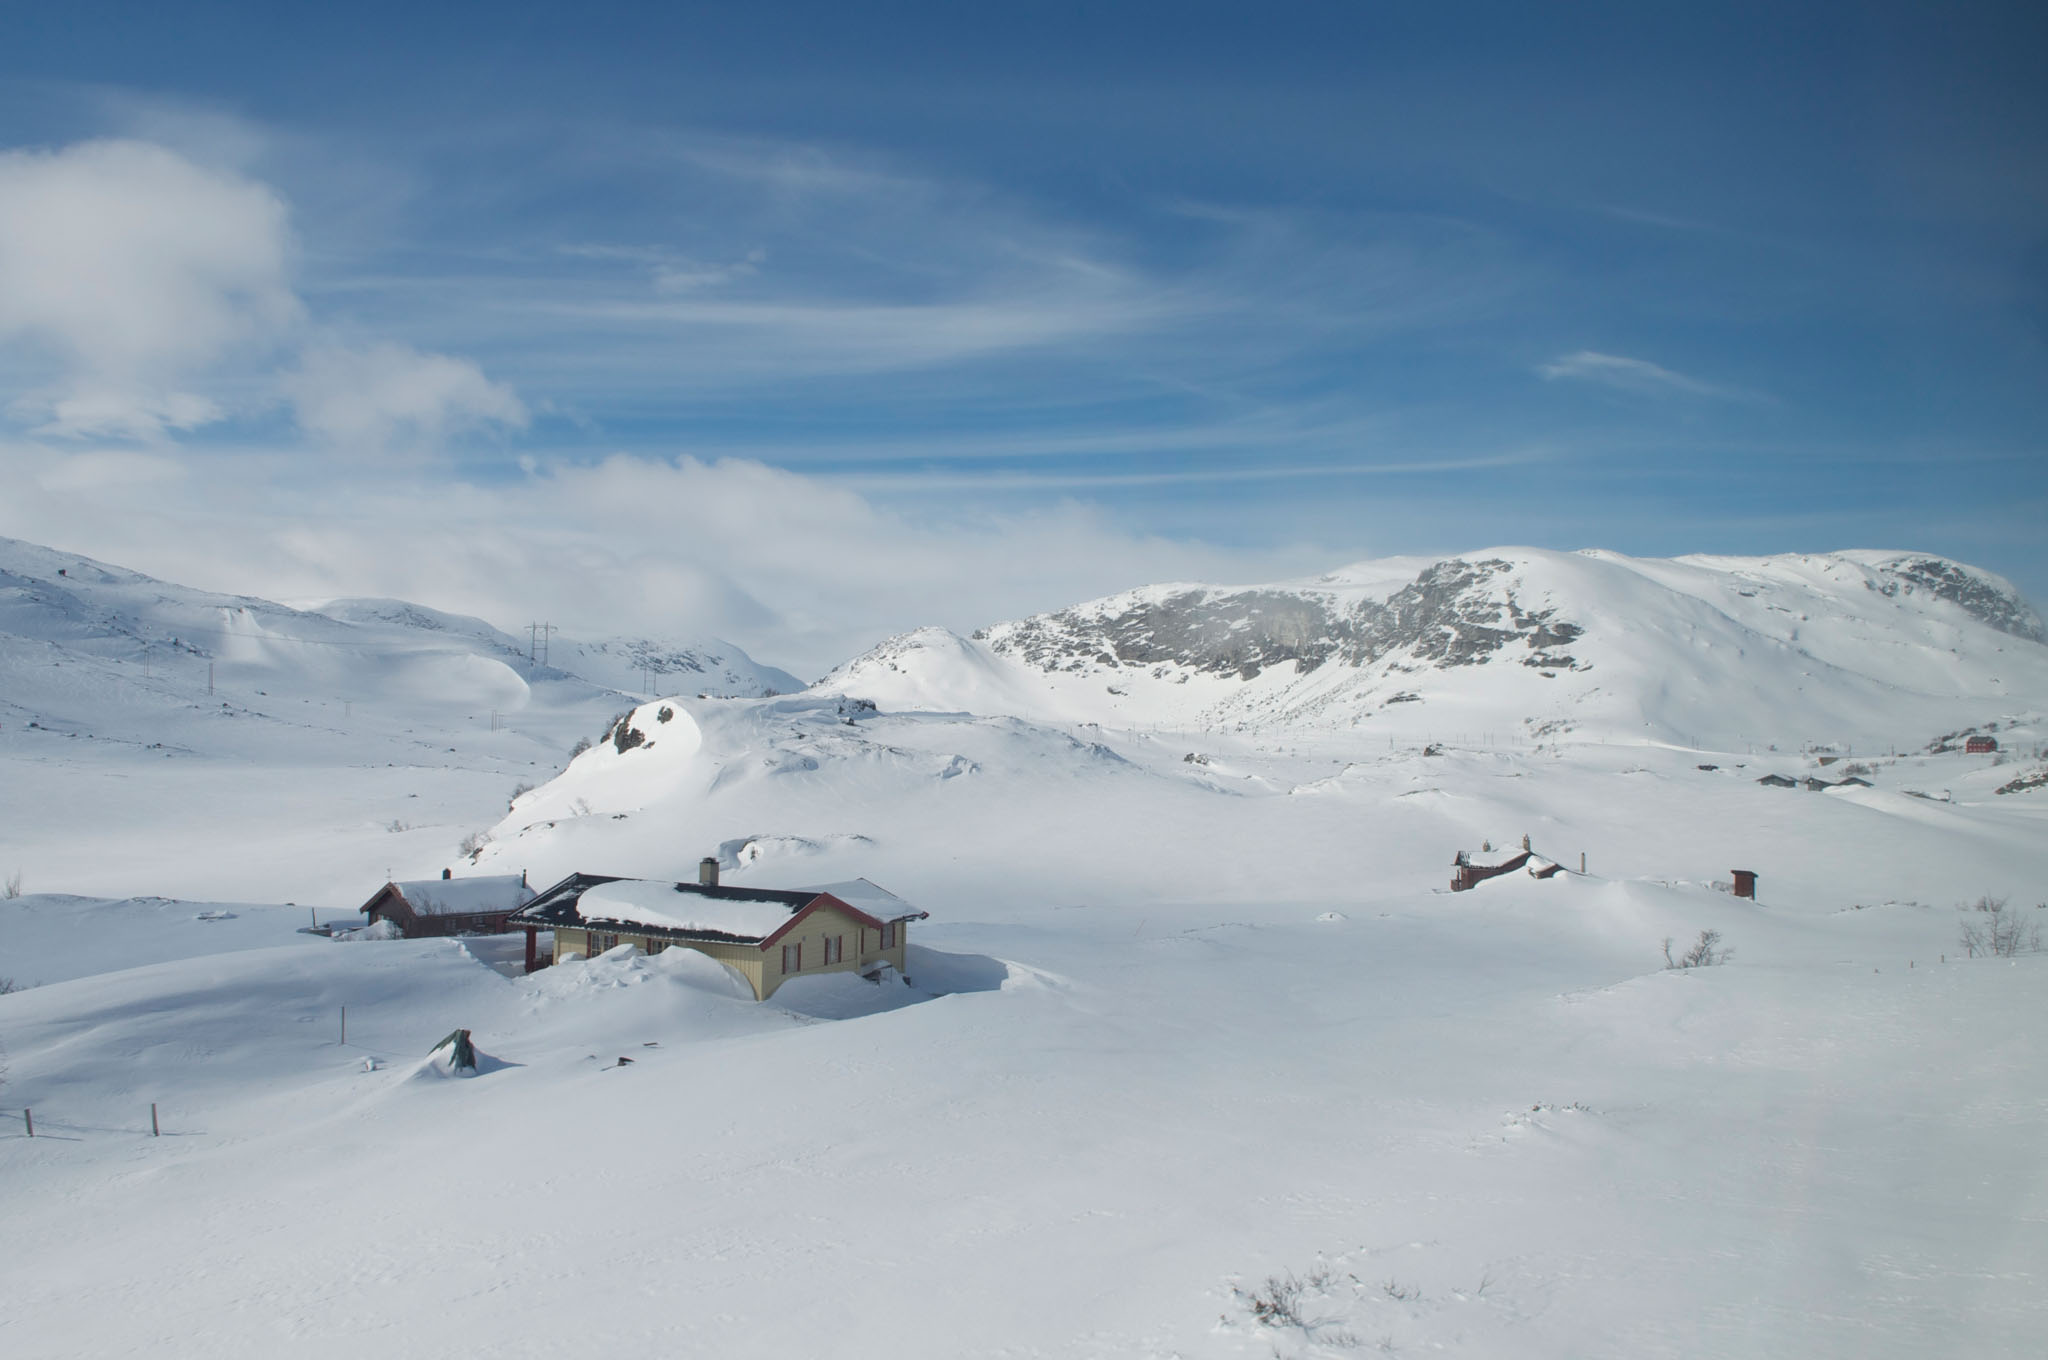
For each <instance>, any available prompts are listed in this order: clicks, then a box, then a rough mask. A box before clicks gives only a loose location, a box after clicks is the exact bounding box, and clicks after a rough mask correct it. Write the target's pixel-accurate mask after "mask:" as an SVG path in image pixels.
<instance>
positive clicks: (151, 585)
mask: <svg viewBox="0 0 2048 1360" xmlns="http://www.w3.org/2000/svg"><path fill="white" fill-rule="evenodd" d="M531 654H532V648H531V647H530V645H529V640H528V639H525V638H519V637H514V636H512V635H511V634H508V633H506V632H503V631H501V630H499V629H498V628H496V627H494V626H492V625H491V624H489V623H487V622H485V621H484V620H482V619H477V618H472V617H469V616H466V615H460V614H453V613H449V612H446V611H443V610H437V609H432V608H429V607H427V606H425V605H419V604H414V603H411V602H409V601H404V600H386V599H342V600H334V601H329V602H325V603H321V604H319V605H317V606H315V607H304V608H295V607H292V606H289V605H284V604H279V603H276V602H274V601H271V600H265V599H259V598H257V597H255V596H247V595H226V594H221V593H218V592H214V591H206V590H198V589H194V588H191V587H187V586H180V585H174V584H171V583H169V582H165V581H160V580H157V579H155V578H154V577H150V576H146V575H144V574H142V573H140V572H135V571H130V570H128V569H126V568H123V567H117V566H112V565H109V564H107V563H104V562H98V561H95V560H93V559H91V558H87V557H82V556H80V555H78V554H75V553H67V552H61V551H58V550H56V549H52V548H46V547H42V546H39V545H36V544H32V543H24V542H21V541H19V540H15V539H0V676H5V677H6V681H7V683H6V685H5V687H4V689H0V714H4V715H6V716H7V717H12V718H15V719H16V720H18V721H22V722H29V721H33V722H36V723H37V724H38V726H39V727H41V726H52V727H56V728H59V729H62V728H64V727H66V726H75V727H78V728H80V729H89V730H93V731H115V730H125V729H128V728H133V729H134V730H135V731H136V732H137V733H140V732H142V731H145V730H149V728H150V726H151V724H150V723H149V722H147V721H139V719H140V718H141V717H142V714H143V713H144V712H145V711H147V710H149V709H151V708H155V707H163V706H166V705H168V706H170V707H173V708H177V707H190V706H191V705H192V704H193V703H195V702H197V701H199V700H210V701H212V702H209V703H207V704H206V705H205V706H206V707H209V708H215V707H226V706H231V704H232V702H233V701H235V700H239V699H243V698H253V697H258V696H260V697H262V698H265V699H269V700H273V701H285V700H290V701H312V702H318V703H326V702H332V703H333V704H335V705H337V706H339V705H340V704H342V703H343V702H344V701H350V700H353V701H355V702H357V703H364V702H377V701H382V702H385V703H387V704H388V705H392V706H397V705H403V706H405V707H407V708H409V709H418V708H420V707H422V706H425V707H433V706H440V707H445V708H449V709H451V710H453V711H457V712H470V711H474V710H476V709H479V708H482V709H492V708H496V709H500V710H507V709H521V708H524V707H526V706H527V705H528V704H529V702H530V701H531V698H532V691H533V689H534V687H536V686H541V687H544V688H547V689H549V690H550V691H551V692H552V693H551V697H552V699H555V700H563V699H572V698H573V699H575V700H577V701H582V700H589V701H598V702H601V701H602V700H603V697H604V696H605V695H606V694H607V693H611V692H619V693H630V692H632V691H635V690H639V689H640V688H641V686H642V685H643V684H644V683H648V682H650V681H655V680H658V679H659V678H660V677H674V676H683V677H687V683H688V684H689V685H690V687H691V692H693V693H696V692H703V693H709V694H716V695H759V694H764V693H768V692H771V691H782V690H789V689H795V688H800V687H801V683H800V682H799V681H798V680H797V679H796V678H795V677H794V676H792V675H790V674H789V673H788V672H787V671H783V670H779V669H777V668H775V667H773V666H764V665H761V664H760V663H757V662H755V661H754V660H753V659H752V658H751V657H749V656H748V655H747V654H746V653H745V652H744V651H742V650H741V649H739V648H738V647H735V646H733V645H732V644H730V643H725V642H719V641H717V640H707V641H703V642H690V643H680V642H656V641H651V640H648V639H642V638H611V639H603V640H599V641H595V642H579V641H576V640H574V639H571V638H567V637H564V636H561V635H559V634H557V635H556V636H555V637H553V638H552V640H551V642H550V645H549V648H548V653H547V657H546V664H536V662H535V660H533V659H530V658H531ZM657 687H660V686H657ZM678 687H680V686H678ZM217 696H218V697H217ZM221 699H226V700H228V701H229V703H227V704H224V703H222V702H221ZM277 706H278V704H277V703H275V702H273V703H271V704H269V705H259V706H258V707H259V708H276V707H277ZM4 720H5V719H4V718H0V721H4Z"/></svg>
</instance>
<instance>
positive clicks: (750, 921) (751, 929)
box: [577, 878, 816, 940]
mask: <svg viewBox="0 0 2048 1360" xmlns="http://www.w3.org/2000/svg"><path fill="white" fill-rule="evenodd" d="M815 895H816V894H815V893H770V892H769V891H767V890H765V889H762V890H755V891H753V892H749V891H748V890H747V889H744V888H719V889H714V890H713V891H711V892H708V893H707V892H705V891H703V890H702V889H700V888H698V887H697V885H696V884H693V883H683V884H677V883H662V882H656V881H652V880H649V879H640V878H626V879H620V880H619V881H618V882H616V883H603V884H600V885H598V886H597V887H595V888H590V889H587V890H586V891H585V892H584V893H583V895H582V898H581V899H580V900H579V901H578V903H577V912H578V914H580V915H581V916H582V917H583V918H584V919H585V920H603V921H622V922H628V923H631V924H634V925H643V926H654V927H656V928H658V929H662V930H682V931H691V932H702V933H709V934H714V935H731V936H735V937H737V938H739V939H743V940H765V939H767V938H768V937H769V936H770V935H773V934H774V933H775V932H776V931H778V930H780V929H782V927H783V926H785V925H787V924H788V923H789V918H790V917H791V916H794V915H795V914H796V912H797V911H798V910H799V909H800V908H801V907H803V906H804V905H806V904H808V902H809V901H810V899H811V898H812V897H814V896H815Z"/></svg>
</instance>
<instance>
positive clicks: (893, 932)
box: [882, 921, 903, 949]
mask: <svg viewBox="0 0 2048 1360" xmlns="http://www.w3.org/2000/svg"><path fill="white" fill-rule="evenodd" d="M902 938H903V935H902V932H901V928H900V926H899V925H898V923H897V922H895V921H884V922H882V948H884V949H894V948H895V947H896V945H897V942H898V941H900V940H901V939H902Z"/></svg>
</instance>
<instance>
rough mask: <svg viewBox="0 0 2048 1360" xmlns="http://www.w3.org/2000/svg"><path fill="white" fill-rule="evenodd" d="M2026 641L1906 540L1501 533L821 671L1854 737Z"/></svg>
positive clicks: (1223, 705) (1218, 714)
mask: <svg viewBox="0 0 2048 1360" xmlns="http://www.w3.org/2000/svg"><path fill="white" fill-rule="evenodd" d="M2044 638H2048V633H2044V631H2043V627H2042V623H2041V620H2040V618H2039V616H2038V615H2037V614H2035V612H2034V611H2033V610H2032V609H2031V608H2030V607H2029V606H2028V605H2027V603H2026V602H2025V601H2024V600H2023V599H2021V598H2020V597H2019V595H2018V594H2017V593H2016V592H2015V591H2014V590H2013V588H2012V587H2011V586H2010V585H2009V584H2008V583H2006V582H2005V581H2003V580H2001V579H1999V578H1997V577H1995V576H1992V575H1990V574H1988V573H1985V572H1982V571H1978V570H1976V569H1975V568H1971V567H1966V566H1962V565H1960V564H1957V563H1953V562H1948V561H1945V560H1943V559H1940V558H1933V557H1927V556H1925V555H1919V554H1906V553H1886V552H1842V553H1831V554H1825V555H1817V556H1812V555H1802V556H1785V557H1769V558H1679V559H1675V560H1656V559H1638V558H1629V557H1624V556H1621V555H1620V554H1616V553H1609V552H1582V553H1560V552H1545V551H1539V550H1535V549H1527V548H1502V549H1491V550H1488V551H1486V552H1481V553H1474V554H1470V555H1467V556H1463V557H1457V558H1448V559H1442V560H1434V561H1428V560H1420V559H1393V560H1387V561H1379V562H1367V563H1361V564H1358V565H1356V566H1353V567H1349V568H1345V569H1343V570H1341V571H1336V572H1332V573H1330V574H1328V575H1326V576H1322V577H1319V578H1316V579H1314V580H1311V581H1300V582H1289V583H1284V584H1280V585H1270V586H1251V587H1233V588H1223V587H1211V586H1192V585H1163V586H1148V587H1145V588H1142V589H1139V590H1132V591H1127V592H1124V593H1123V594H1119V595H1113V596H1110V597H1108V598H1106V599H1101V600H1095V601H1091V602H1089V603H1087V604H1081V605H1076V606H1074V607H1073V608H1070V609H1064V610H1060V611H1058V612H1056V613H1052V614H1043V615H1038V616H1036V617H1033V618H1028V619H1023V620H1020V621H1017V622H1013V623H1004V624H998V625H996V626H994V627H991V628H988V629H984V630H982V631H981V632H978V633H976V634H975V635H974V636H973V637H972V638H960V637H957V636H955V635H952V634H949V633H946V632H944V631H943V630H937V629H925V630H921V631H918V632H914V633H909V634H905V635H903V636H901V637H898V638H893V639H891V640H889V641H888V642H886V643H884V644H882V645H881V646H880V647H877V648H876V649H874V650H873V651H871V652H869V653H868V654H866V655H865V656H862V657H860V658H857V659H856V660H854V661H851V662H849V663H848V664H846V665H845V666H843V667H841V668H840V669H839V670H837V671H835V672H834V673H833V674H832V675H831V676H830V677H828V679H827V680H826V681H825V682H824V685H825V687H826V688H829V689H831V690H833V691H834V692H837V693H843V694H847V695H854V696H859V697H863V698H869V699H873V700H875V701H876V702H878V703H879V704H881V705H882V706H883V707H884V708H897V709H908V708H916V709H933V710H941V711H944V710H965V711H971V712H976V713H1006V714H1013V715H1020V716H1028V717H1035V718H1044V719H1048V720H1054V721H1068V722H1074V721H1093V722H1100V723H1103V724H1105V725H1114V726H1119V727H1131V728H1170V729H1183V730H1197V731H1198V730H1205V729H1231V730H1239V731H1256V730H1264V729H1280V728H1285V729H1290V730H1306V729H1321V730H1330V729H1370V730H1372V731H1375V732H1380V733H1386V734H1392V735H1398V736H1401V737H1414V736H1425V737H1426V736H1429V735H1439V736H1446V737H1450V736H1458V735H1464V736H1476V735H1479V734H1485V733H1491V734H1493V736H1494V738H1495V739H1496V740H1501V741H1506V740H1510V739H1511V738H1522V739H1526V738H1530V737H1533V736H1551V737H1555V736H1557V735H1559V734H1562V733H1566V732H1577V733H1579V734H1580V735H1582V736H1586V737H1591V738H1596V739H1600V740H1641V739H1648V740H1655V741H1677V742H1681V743H1684V744H1689V745H1717V746H1718V748H1719V749H1731V748H1736V749H1739V748H1740V747H1742V746H1747V745H1757V746H1764V745H1768V744H1771V743H1778V744H1787V745H1795V746H1796V745H1798V744H1801V743H1829V742H1832V743H1843V744H1855V745H1858V746H1863V747H1868V746H1870V745H1872V744H1877V745H1880V746H1883V745H1891V744H1911V743H1915V742H1917V741H1921V740H1925V739H1926V738H1927V737H1929V736H1932V735H1934V733H1935V731H1936V730H1945V729H1946V728H1947V727H1950V726H1954V725H1957V724H1959V723H1962V722H1965V721H1974V720H1977V719H1978V718H1981V716H1982V715H1983V714H1984V713H1986V712H1987V711H1996V710H2000V709H2003V708H2008V707H2012V706H2013V705H2014V704H2015V703H2019V704H2020V705H2021V706H2025V705H2026V702H2027V701H2029V700H2032V701H2034V702H2036V703H2038V699H2039V696H2041V695H2043V694H2048V646H2043V645H2042V644H2043V641H2044ZM1923 733H1924V735H1917V736H1916V734H1923Z"/></svg>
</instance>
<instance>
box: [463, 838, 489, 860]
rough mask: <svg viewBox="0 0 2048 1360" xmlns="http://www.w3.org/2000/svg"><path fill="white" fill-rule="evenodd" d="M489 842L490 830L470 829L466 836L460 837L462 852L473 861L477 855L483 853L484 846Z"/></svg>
mask: <svg viewBox="0 0 2048 1360" xmlns="http://www.w3.org/2000/svg"><path fill="white" fill-rule="evenodd" d="M490 843H491V833H490V832H488V831H472V832H470V833H469V834H468V835H467V836H464V837H463V838H462V845H461V847H460V848H461V850H462V853H463V854H465V855H468V856H469V857H470V859H471V860H472V861H474V860H475V859H476V857H477V856H478V855H480V854H482V853H483V849H484V847H485V846H486V845H489V844H490Z"/></svg>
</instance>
